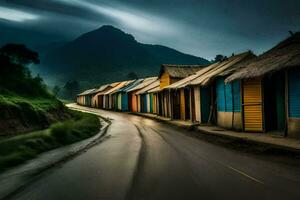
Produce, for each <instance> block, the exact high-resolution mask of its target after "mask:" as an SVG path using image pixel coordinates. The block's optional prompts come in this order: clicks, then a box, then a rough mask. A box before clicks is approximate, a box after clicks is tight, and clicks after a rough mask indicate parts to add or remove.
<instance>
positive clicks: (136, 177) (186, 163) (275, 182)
mask: <svg viewBox="0 0 300 200" xmlns="http://www.w3.org/2000/svg"><path fill="white" fill-rule="evenodd" d="M73 106H75V107H77V108H81V109H84V110H89V111H90V112H96V113H98V114H101V115H102V116H104V117H108V118H110V119H112V124H111V126H110V127H109V129H108V132H107V136H106V139H105V140H104V141H103V142H102V143H100V144H98V145H96V146H94V147H92V148H91V149H89V150H87V151H86V152H84V153H82V154H80V155H79V156H77V157H75V158H74V159H72V160H70V161H68V162H66V163H64V164H62V165H61V166H59V167H56V168H54V169H52V170H49V171H48V172H47V173H46V174H44V175H43V176H41V177H40V178H39V179H38V180H37V181H35V182H34V183H32V184H30V185H29V186H28V187H26V188H25V189H24V190H23V191H21V192H20V193H18V194H16V195H15V196H14V197H12V199H38V200H39V199H41V200H45V199H72V200H76V199H85V200H87V199H109V200H115V199H118V200H119V199H138V200H143V199H145V200H146V199H155V200H156V199H164V200H167V199H175V200H176V199H188V200H192V199H243V200H245V199H251V200H253V199H272V200H274V199H298V200H299V199H300V169H299V165H298V166H297V165H296V166H293V165H289V164H286V163H280V162H273V161H270V160H268V159H261V156H260V157H259V158H258V157H257V156H255V155H249V154H246V153H242V152H239V151H236V150H233V149H229V148H225V147H222V146H218V145H215V144H212V143H208V142H206V141H202V140H199V139H196V138H193V137H189V136H187V135H186V134H183V133H184V132H185V131H186V130H183V129H180V128H176V127H174V126H170V125H168V124H164V123H160V122H157V121H154V120H151V119H147V118H143V117H140V116H135V115H130V114H126V113H117V112H110V111H103V110H98V109H91V108H82V107H79V106H76V105H73Z"/></svg>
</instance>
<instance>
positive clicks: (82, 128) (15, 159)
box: [0, 111, 101, 171]
mask: <svg viewBox="0 0 300 200" xmlns="http://www.w3.org/2000/svg"><path fill="white" fill-rule="evenodd" d="M71 114H72V119H70V120H66V121H64V122H58V123H55V124H53V125H51V126H50V127H49V128H48V129H45V130H40V131H35V132H31V133H27V134H23V135H18V136H14V137H10V138H7V139H3V140H0V171H3V170H6V169H8V168H10V167H13V166H16V165H19V164H21V163H23V162H25V161H27V160H29V159H32V158H35V157H37V156H38V155H39V154H40V153H43V152H45V151H49V150H52V149H55V148H58V147H62V146H64V145H68V144H72V143H74V142H77V141H80V140H83V139H86V138H89V137H91V136H93V135H95V134H97V133H98V132H99V130H100V127H101V124H100V121H99V118H98V117H97V116H95V115H92V114H87V113H81V112H77V111H71Z"/></svg>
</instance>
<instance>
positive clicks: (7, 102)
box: [0, 93, 63, 113]
mask: <svg viewBox="0 0 300 200" xmlns="http://www.w3.org/2000/svg"><path fill="white" fill-rule="evenodd" d="M0 105H2V106H9V107H14V108H16V109H22V107H26V106H27V107H28V108H31V109H32V110H34V111H36V112H42V113H45V112H47V111H49V110H53V109H57V108H59V107H62V106H63V104H62V102H60V101H59V100H57V99H56V98H54V97H47V98H46V97H25V96H19V95H16V94H12V93H10V94H1V95H0Z"/></svg>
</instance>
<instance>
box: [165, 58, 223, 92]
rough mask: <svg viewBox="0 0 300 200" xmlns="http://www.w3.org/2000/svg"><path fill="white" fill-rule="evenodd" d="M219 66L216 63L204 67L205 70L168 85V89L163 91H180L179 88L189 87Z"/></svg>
mask: <svg viewBox="0 0 300 200" xmlns="http://www.w3.org/2000/svg"><path fill="white" fill-rule="evenodd" d="M217 65H218V64H217V63H214V64H211V65H210V66H208V67H204V68H203V69H201V70H199V71H197V72H196V73H195V74H192V75H191V76H188V77H186V78H184V79H181V80H179V81H177V82H175V83H173V84H171V85H168V86H167V87H165V88H163V89H178V88H183V87H185V86H187V85H189V84H190V83H191V81H193V80H195V79H196V78H197V77H199V76H201V75H203V74H205V73H207V72H208V71H210V70H211V69H213V68H214V67H216V66H217Z"/></svg>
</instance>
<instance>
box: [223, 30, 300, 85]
mask: <svg viewBox="0 0 300 200" xmlns="http://www.w3.org/2000/svg"><path fill="white" fill-rule="evenodd" d="M296 66H298V67H299V66H300V32H298V33H295V34H294V35H292V36H290V37H289V38H287V39H285V40H284V41H282V42H280V43H279V44H278V45H276V46H275V47H273V48H272V49H270V50H269V51H267V52H265V53H263V54H262V55H260V56H258V57H257V58H256V59H254V60H253V61H252V62H250V63H248V65H247V66H246V67H245V68H243V69H241V70H239V71H237V72H236V73H234V74H232V75H231V76H229V77H228V78H227V79H226V82H231V81H234V80H237V79H245V78H254V77H262V76H264V75H266V74H268V73H274V72H276V71H279V70H281V69H285V68H289V67H296Z"/></svg>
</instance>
